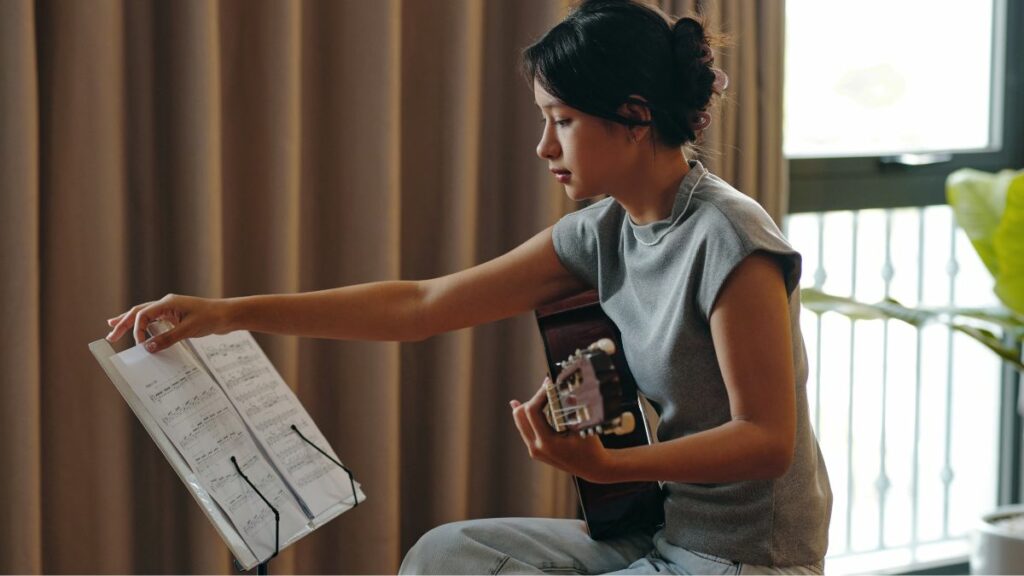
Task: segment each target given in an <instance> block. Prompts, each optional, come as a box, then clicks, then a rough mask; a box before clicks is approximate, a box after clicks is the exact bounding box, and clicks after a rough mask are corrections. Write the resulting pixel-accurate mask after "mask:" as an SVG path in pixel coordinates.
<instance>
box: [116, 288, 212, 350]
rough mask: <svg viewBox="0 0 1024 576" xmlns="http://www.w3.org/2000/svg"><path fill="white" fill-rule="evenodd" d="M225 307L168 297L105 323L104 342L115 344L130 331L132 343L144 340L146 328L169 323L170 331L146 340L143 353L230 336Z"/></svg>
mask: <svg viewBox="0 0 1024 576" xmlns="http://www.w3.org/2000/svg"><path fill="white" fill-rule="evenodd" d="M228 309H229V304H228V302H227V300H224V299H218V298H197V297H194V296H180V295H177V294H168V295H166V296H164V297H163V298H161V299H159V300H155V301H153V302H146V303H144V304H138V305H136V306H133V307H132V308H131V309H130V310H128V311H127V312H124V313H122V314H120V315H118V316H115V317H113V318H110V319H108V320H107V324H108V325H110V326H111V327H112V330H111V331H110V334H107V336H106V339H107V340H108V341H110V342H116V341H117V340H118V339H120V338H121V336H123V335H124V334H125V332H127V331H128V330H129V329H130V328H132V327H134V334H135V343H136V344H141V343H142V342H143V341H144V340H146V327H147V326H149V325H150V324H151V323H152V322H155V321H157V320H169V321H170V322H171V324H173V327H172V328H171V329H170V330H168V331H166V332H164V333H162V334H158V335H157V336H154V337H152V338H150V339H149V341H148V342H146V350H148V351H150V352H159V351H161V350H163V349H164V348H167V347H168V346H170V345H172V344H174V343H175V342H177V341H178V340H181V339H182V338H195V337H199V336H206V335H208V334H226V333H228V332H231V330H232V328H231V326H230V317H229V314H228Z"/></svg>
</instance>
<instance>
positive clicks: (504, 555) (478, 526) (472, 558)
mask: <svg viewBox="0 0 1024 576" xmlns="http://www.w3.org/2000/svg"><path fill="white" fill-rule="evenodd" d="M823 568H824V564H823V563H818V564H814V565H810V566H787V567H783V568H776V567H771V566H754V565H751V564H743V563H740V562H733V561H731V560H727V559H725V558H718V557H716V556H711V555H710V554H704V553H701V552H695V551H692V550H687V549H685V548H679V547H678V546H673V545H672V544H669V543H668V542H666V541H665V537H664V536H663V534H662V532H661V531H660V530H659V531H658V532H655V533H654V534H653V535H652V534H650V533H645V532H635V533H631V534H628V535H625V536H620V537H617V538H614V539H611V540H593V539H591V538H590V536H589V535H588V534H587V530H586V526H585V525H584V523H583V522H582V521H580V520H556V519H552V518H493V519H486V520H467V521H465V522H453V523H451V524H444V525H442V526H438V527H437V528H434V529H433V530H431V531H429V532H427V533H426V534H424V535H423V537H422V538H420V540H419V542H417V543H416V545H415V546H413V547H412V548H411V549H410V550H409V553H408V554H406V556H405V560H403V561H402V567H401V568H399V574H821V573H822V570H823Z"/></svg>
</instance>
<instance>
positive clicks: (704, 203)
mask: <svg viewBox="0 0 1024 576" xmlns="http://www.w3.org/2000/svg"><path fill="white" fill-rule="evenodd" d="M704 180H705V184H704V185H703V186H701V187H700V188H699V189H697V190H695V191H694V201H695V204H696V205H697V206H696V209H695V210H694V216H696V217H698V218H700V219H704V220H708V221H709V223H710V222H716V221H717V222H719V223H728V224H729V225H730V226H731V227H733V228H735V229H736V230H737V232H742V231H745V230H747V229H749V228H750V227H755V228H765V227H767V228H769V229H772V228H774V229H775V230H778V226H776V224H775V221H774V220H772V217H771V216H769V215H768V213H767V212H766V211H765V209H764V208H763V207H762V206H761V205H760V204H758V203H757V200H754V199H753V198H751V197H750V196H747V195H746V194H744V193H743V192H740V191H739V190H737V189H736V188H735V187H733V186H732V185H731V184H729V183H728V182H726V181H725V180H723V179H721V178H719V177H718V176H715V175H714V174H711V173H708V175H707V177H706V178H705V179H704Z"/></svg>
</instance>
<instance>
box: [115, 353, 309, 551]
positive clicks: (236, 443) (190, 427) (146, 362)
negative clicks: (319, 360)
mask: <svg viewBox="0 0 1024 576" xmlns="http://www.w3.org/2000/svg"><path fill="white" fill-rule="evenodd" d="M111 362H112V364H113V365H114V367H115V368H116V369H117V370H118V371H119V372H120V373H121V375H122V376H123V377H124V379H125V380H126V381H127V382H128V383H129V385H130V386H131V387H132V389H133V390H134V392H135V393H136V395H137V396H138V397H139V399H140V400H141V401H142V403H143V404H144V405H145V407H146V409H147V410H148V411H149V413H150V414H151V415H152V416H153V417H154V418H155V419H156V420H157V422H158V423H159V425H160V427H161V429H162V430H163V431H164V433H165V434H167V436H168V438H170V440H171V441H172V442H173V443H174V445H175V446H176V447H177V449H178V451H179V452H180V453H181V455H182V456H183V457H184V458H185V461H186V462H188V464H189V465H190V466H191V467H192V470H193V472H194V473H195V474H196V476H198V477H199V478H200V479H201V480H202V481H203V482H204V484H205V485H206V487H207V490H208V491H209V493H210V495H211V496H212V497H213V499H214V500H215V501H216V502H217V504H218V505H220V507H221V508H222V509H223V510H224V511H225V513H226V514H227V515H228V517H229V518H230V519H231V521H232V522H233V523H234V525H235V527H236V528H237V530H238V531H239V533H240V534H241V535H242V537H243V538H244V540H245V542H246V544H248V545H249V547H250V549H252V551H253V554H255V555H256V557H257V558H259V559H266V558H268V557H269V556H270V555H271V554H273V553H274V547H275V529H276V526H275V524H276V523H275V520H274V513H273V511H272V510H270V508H269V507H268V506H267V505H266V503H265V502H264V501H263V500H262V499H261V498H260V496H259V495H258V494H256V492H254V491H253V490H252V488H251V487H250V486H249V485H248V484H247V483H246V482H245V480H244V479H243V478H242V477H241V476H240V475H239V474H238V472H237V470H236V469H235V466H234V464H232V462H231V457H232V456H234V457H235V458H236V460H237V462H238V465H239V467H241V469H242V471H243V473H244V474H245V475H246V477H248V478H249V480H251V481H252V483H253V484H255V485H256V487H257V488H258V489H259V491H260V492H261V493H262V494H263V495H264V496H265V497H266V498H267V499H268V500H270V502H271V503H273V505H274V507H275V508H277V509H278V511H279V512H280V514H281V525H280V543H281V545H282V546H283V545H284V543H285V542H287V541H288V539H289V538H291V537H292V536H293V535H295V534H297V533H298V532H300V531H301V530H302V529H303V528H304V527H305V525H306V523H307V519H306V517H305V514H304V513H303V512H302V510H301V509H300V508H299V504H298V503H297V502H296V501H295V499H294V498H293V497H292V495H291V493H290V492H289V491H288V489H287V487H285V485H284V484H283V483H282V482H281V479H280V477H279V476H278V475H277V474H276V473H275V472H274V470H273V469H272V468H271V466H270V464H269V463H268V462H267V461H266V459H265V458H264V457H263V455H262V454H261V453H260V451H259V449H258V448H257V446H256V444H255V442H254V441H253V439H252V436H250V434H249V432H248V431H247V430H246V428H245V424H244V423H243V422H242V420H241V419H240V418H239V417H238V413H237V412H236V411H235V409H234V407H232V406H231V403H230V402H229V401H228V399H227V397H226V396H225V395H224V393H223V392H222V391H221V389H220V387H219V386H218V385H217V383H216V382H214V381H213V380H212V379H211V378H210V376H209V374H208V373H207V372H206V371H205V370H204V369H203V368H202V366H200V365H199V364H198V363H196V361H195V359H194V358H193V357H192V356H191V355H190V354H189V353H188V352H187V351H186V348H184V345H182V344H176V345H174V346H171V347H170V348H167V349H165V350H162V351H160V352H158V353H156V354H151V353H149V352H147V351H146V350H144V349H143V348H142V346H140V345H137V346H135V347H134V348H131V349H129V350H125V351H124V352H121V353H120V354H117V355H114V356H112V357H111Z"/></svg>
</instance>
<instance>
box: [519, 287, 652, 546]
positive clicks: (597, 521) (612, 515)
mask: <svg viewBox="0 0 1024 576" xmlns="http://www.w3.org/2000/svg"><path fill="white" fill-rule="evenodd" d="M536 316H537V324H538V326H539V327H540V332H541V338H542V340H543V341H544V351H545V354H546V355H547V363H548V369H549V371H550V373H551V374H552V375H557V377H554V376H553V380H552V381H551V383H550V384H549V386H548V390H547V395H548V405H547V407H546V408H545V412H546V416H547V419H548V423H549V424H550V425H551V426H552V428H554V429H555V430H556V431H558V432H562V433H566V434H582V435H590V434H597V435H599V437H600V439H601V443H602V444H603V445H604V446H605V448H608V449H613V450H614V449H620V448H628V447H631V446H639V445H644V444H649V443H650V430H649V429H648V426H647V419H646V418H645V417H644V413H643V409H642V408H641V407H640V402H639V396H638V393H637V387H636V381H635V380H634V379H633V374H632V372H630V370H629V365H628V364H626V358H625V356H624V355H623V353H622V336H621V334H620V333H619V329H618V327H617V326H615V324H614V323H613V322H612V321H611V319H609V318H608V316H606V315H605V313H604V311H603V310H601V305H600V303H599V300H598V296H597V291H596V290H590V291H588V292H583V293H581V294H578V295H576V296H573V297H570V298H566V299H564V300H560V301H558V302H554V303H552V304H549V305H546V306H542V307H540V308H538V309H537V310H536ZM573 480H574V481H575V483H576V491H577V493H578V494H579V501H580V508H581V510H582V514H583V519H584V520H585V521H586V523H587V529H588V530H589V532H590V536H591V538H594V539H596V540H601V539H605V538H610V537H613V536H616V535H619V534H622V533H625V532H629V531H633V530H644V529H646V530H651V531H653V529H654V527H656V526H658V525H660V524H662V523H664V509H663V508H662V493H661V486H660V484H659V483H657V482H623V483H618V484H595V483H593V482H588V481H586V480H584V479H582V478H579V477H575V476H574V477H573Z"/></svg>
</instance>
